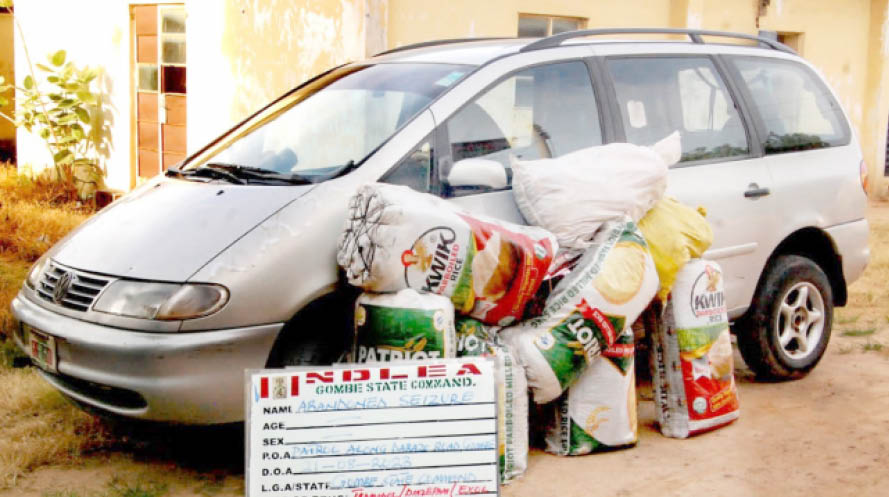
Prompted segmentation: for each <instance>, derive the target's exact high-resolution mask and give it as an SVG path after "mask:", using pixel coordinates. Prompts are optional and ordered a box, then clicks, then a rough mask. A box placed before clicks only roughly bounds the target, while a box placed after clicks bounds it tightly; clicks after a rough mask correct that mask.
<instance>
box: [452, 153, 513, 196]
mask: <svg viewBox="0 0 889 497" xmlns="http://www.w3.org/2000/svg"><path fill="white" fill-rule="evenodd" d="M448 184H449V185H450V186H452V187H460V186H484V187H488V188H492V189H495V190H499V189H501V188H506V186H507V184H508V180H507V178H506V169H504V167H503V165H502V164H500V163H499V162H497V161H493V160H488V159H463V160H459V161H457V162H455V163H454V165H453V166H451V172H450V173H449V174H448Z"/></svg>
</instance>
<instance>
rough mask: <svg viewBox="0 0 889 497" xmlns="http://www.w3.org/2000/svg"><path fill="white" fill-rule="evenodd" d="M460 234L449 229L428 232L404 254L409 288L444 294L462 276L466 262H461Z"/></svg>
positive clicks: (443, 228) (402, 260)
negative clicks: (455, 275) (457, 277)
mask: <svg viewBox="0 0 889 497" xmlns="http://www.w3.org/2000/svg"><path fill="white" fill-rule="evenodd" d="M456 240H457V233H456V232H455V231H454V230H453V229H451V228H448V227H447V226H437V227H435V228H431V229H429V230H427V231H426V232H425V233H423V234H422V235H420V237H419V238H417V240H416V241H415V242H414V243H413V245H411V248H410V250H405V251H404V252H402V254H401V264H402V265H403V266H404V282H405V284H407V286H408V287H410V288H414V289H419V290H422V291H424V292H430V293H438V294H441V293H442V292H444V290H445V289H446V288H447V286H448V285H447V282H448V281H449V280H450V279H451V276H452V275H454V274H459V271H460V269H461V268H462V267H463V261H462V260H461V259H459V258H458V255H459V254H460V244H458V243H456Z"/></svg>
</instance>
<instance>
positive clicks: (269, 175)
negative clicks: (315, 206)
mask: <svg viewBox="0 0 889 497" xmlns="http://www.w3.org/2000/svg"><path fill="white" fill-rule="evenodd" d="M201 167H202V168H212V169H217V170H222V171H227V172H228V173H230V174H232V175H233V176H235V177H237V178H239V179H246V180H259V181H277V182H283V183H289V184H293V185H308V184H311V183H313V181H312V180H311V179H310V178H307V177H305V176H301V175H299V174H293V173H291V174H285V173H279V172H277V171H271V170H269V169H262V168H259V167H250V166H242V165H240V164H230V163H227V162H208V163H206V164H204V165H203V166H201ZM198 169H200V168H198Z"/></svg>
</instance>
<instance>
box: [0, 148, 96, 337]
mask: <svg viewBox="0 0 889 497" xmlns="http://www.w3.org/2000/svg"><path fill="white" fill-rule="evenodd" d="M74 198H76V197H72V196H71V192H70V191H69V189H67V188H66V187H63V186H60V185H59V184H58V183H54V182H51V181H48V180H46V179H45V178H37V179H31V178H29V177H28V176H25V175H21V174H18V172H17V171H16V169H15V167H14V166H12V165H10V164H0V335H8V334H9V332H10V330H11V328H12V315H11V314H10V312H9V303H10V302H11V301H12V298H13V297H14V296H15V294H16V293H18V290H19V288H20V287H21V285H22V282H23V281H24V279H25V276H26V275H27V272H28V268H29V267H30V265H31V264H32V263H33V262H34V261H35V260H37V258H38V257H40V255H41V254H43V253H44V252H45V251H46V250H47V249H49V248H50V247H51V246H52V245H53V244H54V243H56V242H57V241H59V240H60V239H61V238H62V237H64V236H65V235H66V234H67V233H68V232H69V231H71V230H72V229H73V228H74V227H76V226H77V225H79V224H80V223H82V222H83V221H84V220H85V219H86V218H87V217H88V216H89V214H90V208H88V207H84V206H83V205H81V204H80V203H79V202H77V201H76V200H72V199H74ZM0 340H2V337H0Z"/></svg>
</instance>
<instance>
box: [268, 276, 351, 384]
mask: <svg viewBox="0 0 889 497" xmlns="http://www.w3.org/2000/svg"><path fill="white" fill-rule="evenodd" d="M355 298H356V295H355V294H354V292H348V291H346V292H337V293H335V294H331V295H328V296H325V297H322V298H321V299H319V300H317V301H315V302H312V303H311V304H309V306H307V308H306V309H304V310H303V311H302V312H300V313H299V315H297V316H296V317H294V318H293V319H292V320H291V321H290V322H289V323H287V325H286V326H285V327H284V329H283V330H281V335H280V336H279V337H278V341H277V342H276V343H275V346H274V348H273V351H272V353H271V355H270V357H269V360H268V362H267V364H266V365H267V366H268V367H273V368H274V367H286V366H310V365H311V366H330V365H331V364H333V363H335V362H337V361H340V360H342V359H343V358H344V357H345V355H344V354H345V353H347V352H349V350H350V348H351V344H352V336H353V331H352V329H353V316H354V314H355V311H354V309H355Z"/></svg>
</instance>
